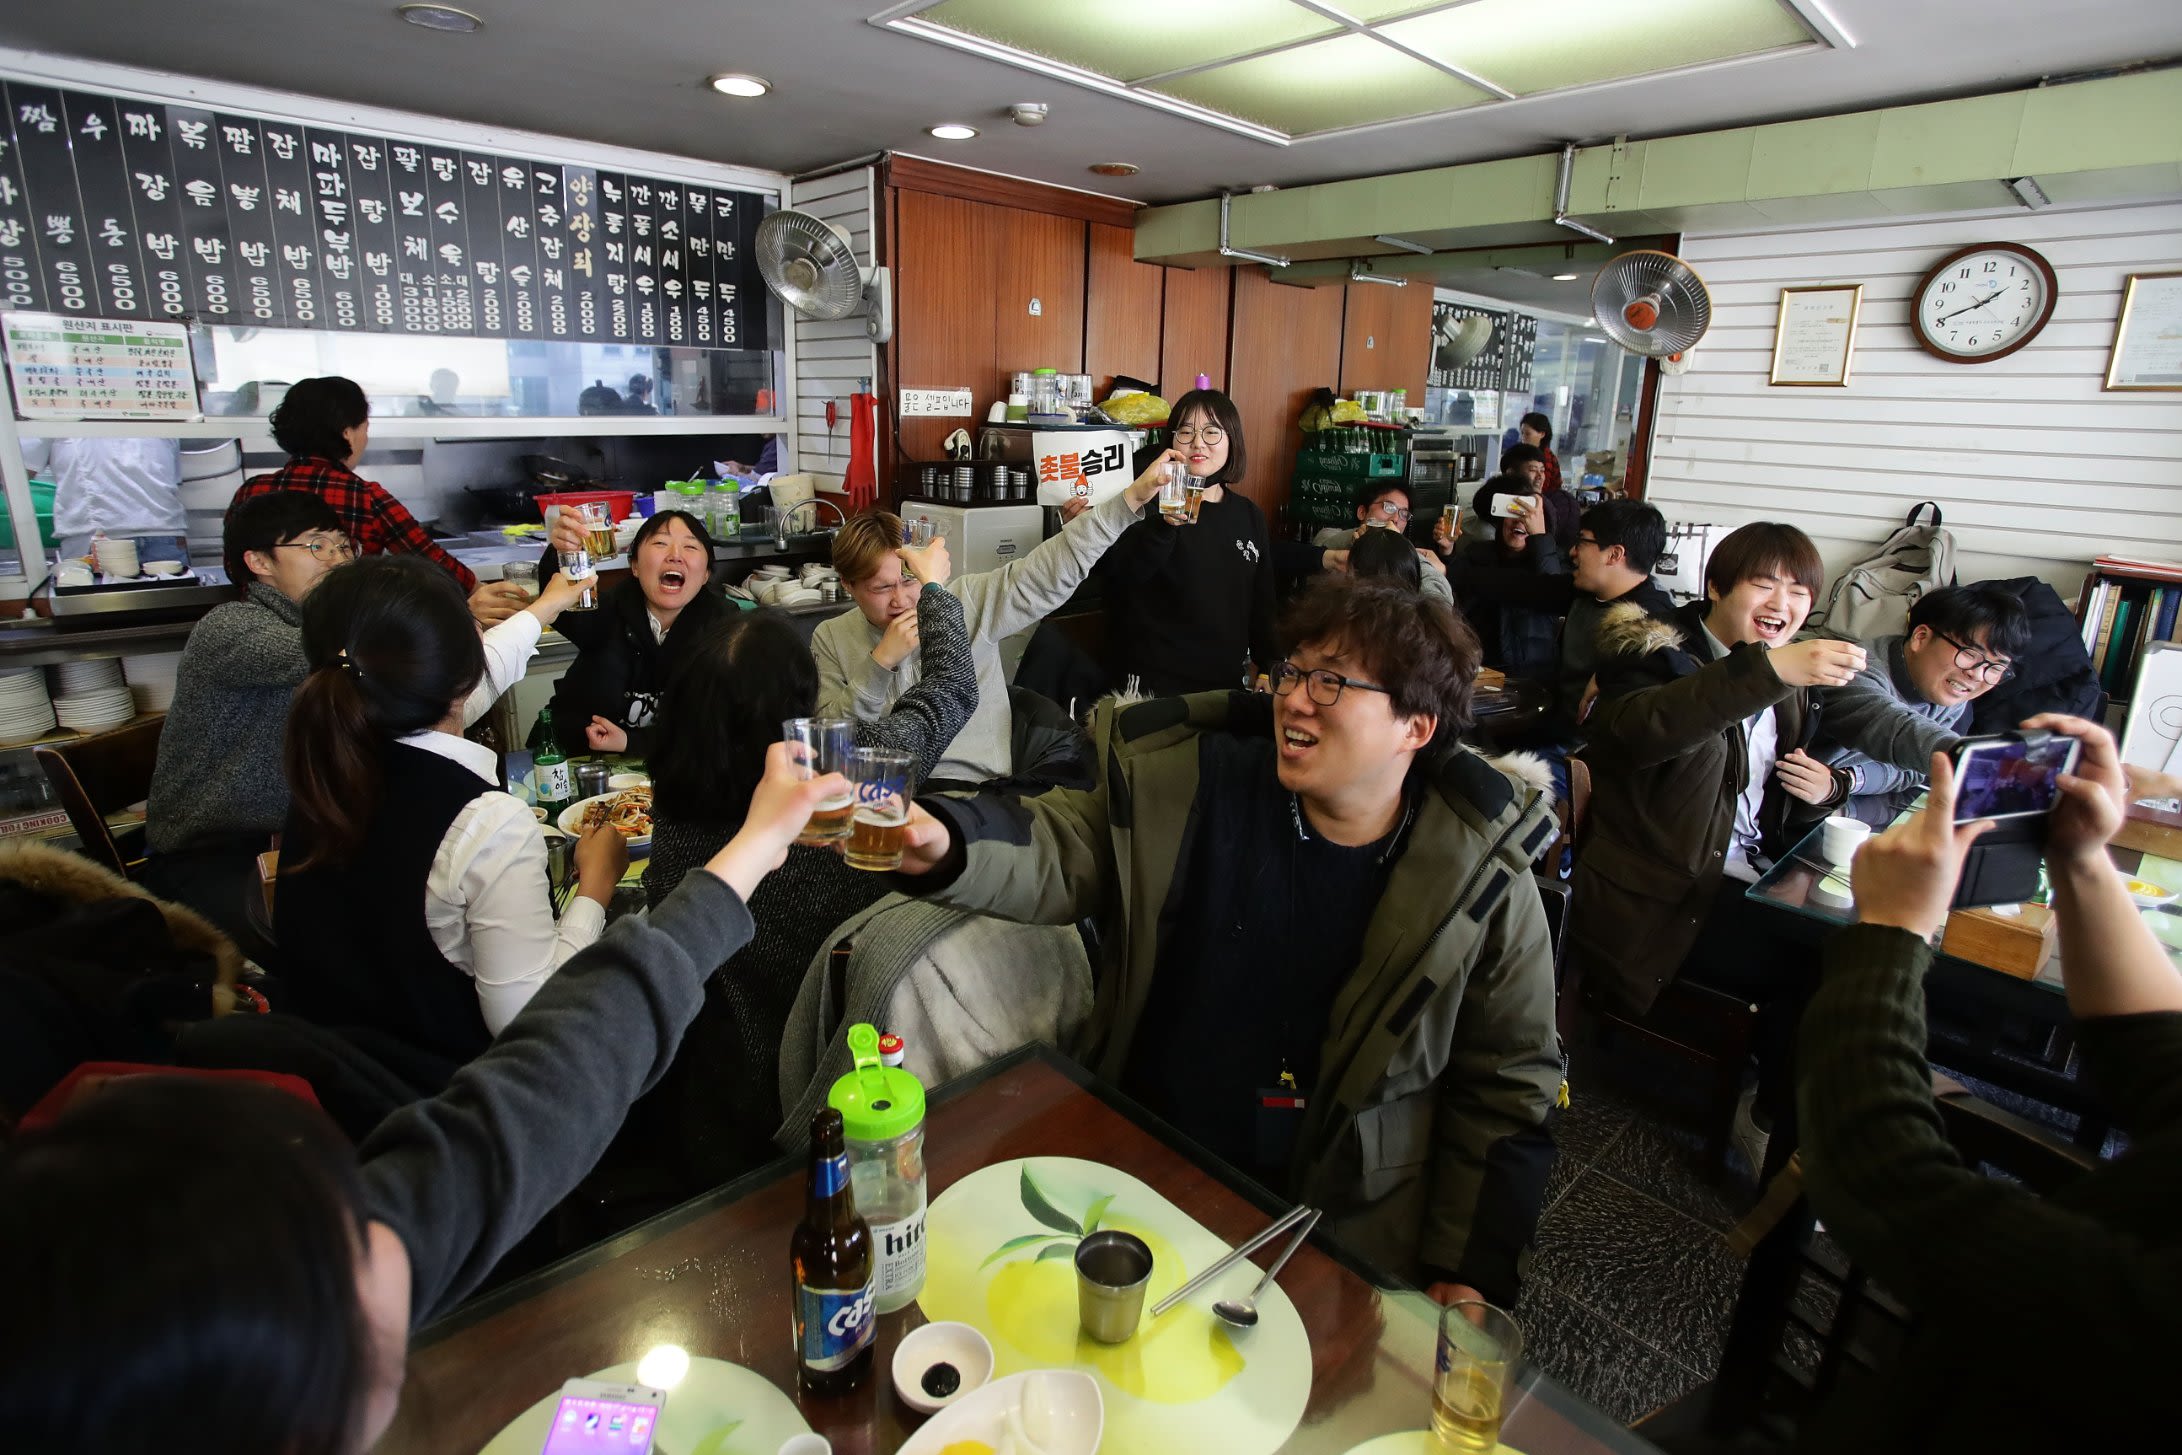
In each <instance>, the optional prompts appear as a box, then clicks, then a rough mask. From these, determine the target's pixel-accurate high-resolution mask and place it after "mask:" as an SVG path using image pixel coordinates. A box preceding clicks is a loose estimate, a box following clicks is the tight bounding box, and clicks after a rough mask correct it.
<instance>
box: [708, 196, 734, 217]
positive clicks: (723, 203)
mask: <svg viewBox="0 0 2182 1455" xmlns="http://www.w3.org/2000/svg"><path fill="white" fill-rule="evenodd" d="M712 207H713V210H714V211H715V212H717V213H718V214H719V215H720V216H722V217H733V216H734V215H735V199H734V198H732V197H730V196H728V195H727V194H726V193H725V192H722V193H720V194H719V195H718V196H716V197H714V198H713V199H712Z"/></svg>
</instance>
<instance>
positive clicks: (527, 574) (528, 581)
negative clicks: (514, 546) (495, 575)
mask: <svg viewBox="0 0 2182 1455" xmlns="http://www.w3.org/2000/svg"><path fill="white" fill-rule="evenodd" d="M500 579H501V580H503V581H505V582H507V583H508V584H509V585H510V586H513V587H514V588H516V589H517V590H518V591H520V592H522V593H523V595H524V596H525V597H527V598H529V599H530V600H532V601H536V600H537V599H538V563H537V562H536V561H510V562H508V563H507V564H506V565H505V566H502V567H501V568H500Z"/></svg>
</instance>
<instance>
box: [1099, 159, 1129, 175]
mask: <svg viewBox="0 0 2182 1455" xmlns="http://www.w3.org/2000/svg"><path fill="white" fill-rule="evenodd" d="M1091 170H1092V171H1094V172H1096V173H1098V174H1099V175H1100V176H1102V177H1134V176H1135V175H1136V174H1137V165H1136V163H1135V162H1093V163H1092V164H1091Z"/></svg>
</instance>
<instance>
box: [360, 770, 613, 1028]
mask: <svg viewBox="0 0 2182 1455" xmlns="http://www.w3.org/2000/svg"><path fill="white" fill-rule="evenodd" d="M399 741H401V742H402V743H404V744H406V745H407V746H409V747H412V748H422V749H423V750H424V751H425V752H427V753H437V754H438V755H439V756H440V757H442V758H445V759H446V760H447V761H449V762H450V763H456V764H459V765H461V766H462V767H464V768H467V769H469V770H470V771H471V772H473V773H475V774H476V775H477V776H478V777H479V778H480V779H482V780H484V781H485V782H486V783H491V782H493V773H494V770H495V769H496V768H497V767H498V759H497V758H496V757H495V755H494V753H493V751H492V749H490V748H487V747H484V746H482V745H481V744H478V743H473V742H471V741H470V740H469V739H467V738H458V737H456V736H454V735H453V734H452V733H443V732H437V731H433V730H431V729H427V730H425V731H424V732H421V733H411V734H409V735H408V736H407V737H405V738H402V739H400V740H399ZM424 923H425V928H426V929H427V930H429V931H430V932H431V936H432V944H433V945H434V946H435V947H436V948H437V949H438V950H439V952H440V954H442V955H444V956H446V957H447V963H448V964H450V965H453V966H456V967H457V968H459V969H461V970H462V971H464V972H465V973H467V974H468V975H469V976H470V977H471V978H472V979H474V980H475V981H476V982H477V1004H478V1009H479V1010H481V1011H483V1012H484V1016H485V1029H487V1030H489V1031H491V1032H492V1033H493V1034H494V1035H496V1036H497V1035H499V1034H500V1032H501V1030H502V1029H503V1028H504V1027H505V1026H506V1025H507V1023H508V1022H509V1021H511V1020H514V1019H515V1014H516V1012H517V1011H519V1010H521V1009H522V1008H523V1007H524V1006H525V1005H527V1004H529V1003H530V998H531V996H533V995H535V994H536V993H537V990H538V987H539V986H541V985H543V984H545V982H546V977H547V976H549V975H551V974H552V973H553V972H554V971H555V970H557V969H559V968H560V967H561V964H562V962H564V961H566V960H567V959H568V957H569V956H571V955H573V954H575V953H576V952H577V951H578V950H580V949H582V948H583V947H584V946H586V945H588V944H590V943H591V942H592V941H593V940H596V939H597V938H598V937H599V932H600V931H601V930H603V929H605V927H606V910H605V909H604V907H603V906H601V905H600V904H598V903H597V902H596V901H595V900H590V899H585V898H583V897H582V896H580V895H579V896H577V897H576V898H574V899H571V900H570V901H569V904H568V909H567V911H566V912H565V913H563V914H562V915H561V918H560V923H559V924H558V925H556V924H555V923H554V920H553V905H552V903H551V901H550V899H549V898H548V895H547V891H546V847H545V835H544V833H543V832H542V831H541V830H540V829H539V827H538V822H537V819H536V818H535V817H534V816H533V815H532V814H531V811H530V808H529V806H528V805H527V804H525V803H524V802H523V801H522V800H521V799H519V798H517V797H515V796H514V795H513V794H511V793H504V792H501V791H500V790H499V789H497V788H495V789H494V790H493V791H491V792H489V793H481V794H479V795H478V796H477V797H475V798H473V799H471V800H470V801H469V802H468V803H467V804H465V805H463V809H462V812H460V813H458V814H456V815H455V821H454V822H453V823H451V824H449V825H448V826H447V833H446V835H445V836H444V837H443V838H441V839H440V841H439V852H438V853H436V854H434V855H433V856H432V868H431V872H430V873H428V874H427V875H426V876H425V880H424Z"/></svg>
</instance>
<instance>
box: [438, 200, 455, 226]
mask: <svg viewBox="0 0 2182 1455" xmlns="http://www.w3.org/2000/svg"><path fill="white" fill-rule="evenodd" d="M432 215H433V216H434V217H436V218H438V219H439V220H440V221H441V222H444V223H446V224H447V225H448V226H449V227H453V226H454V225H455V224H456V223H458V222H460V221H462V209H461V208H459V207H457V206H455V204H454V203H452V202H442V203H440V205H439V206H437V207H435V208H433V209H432Z"/></svg>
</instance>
